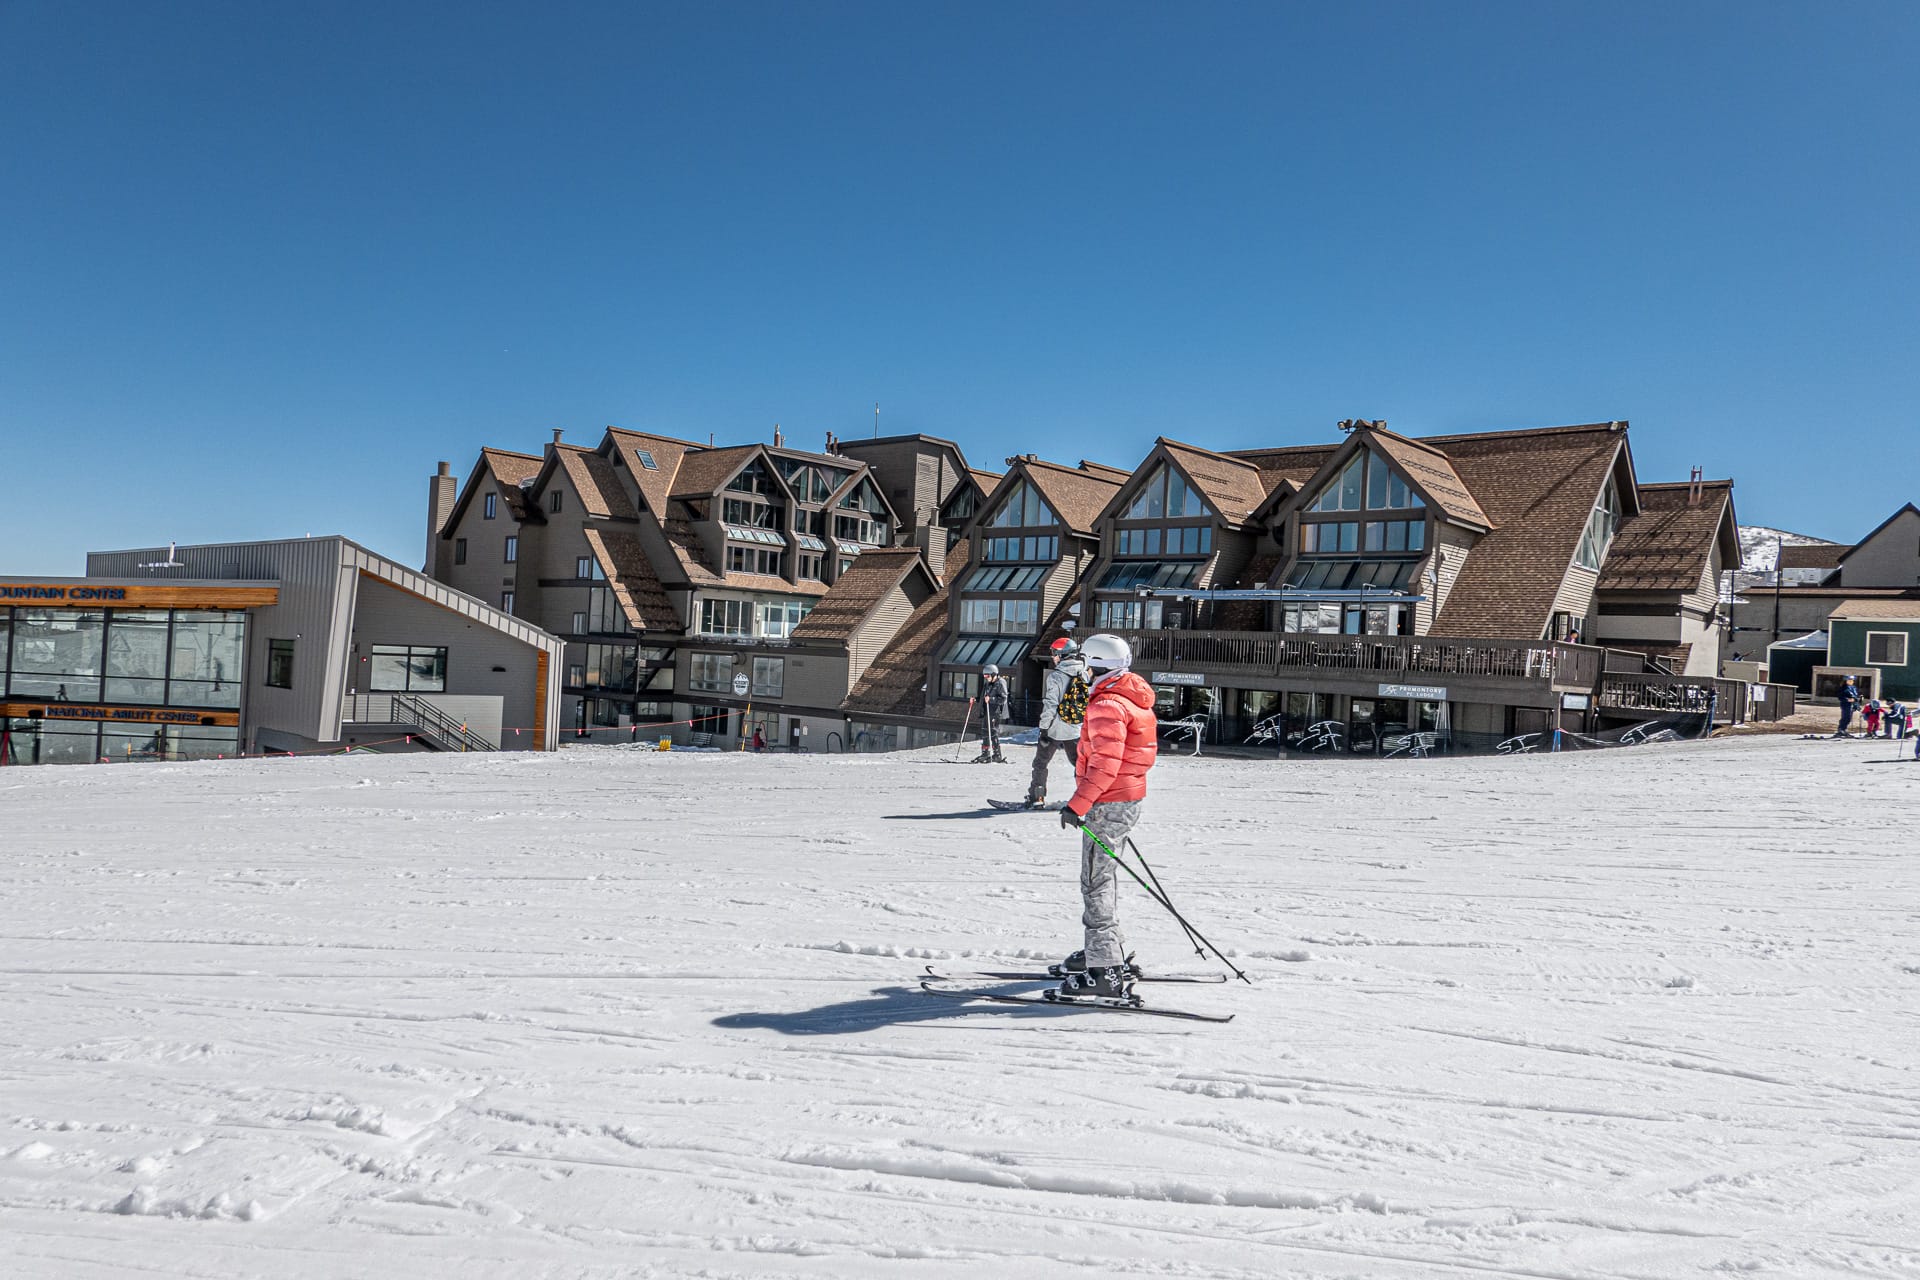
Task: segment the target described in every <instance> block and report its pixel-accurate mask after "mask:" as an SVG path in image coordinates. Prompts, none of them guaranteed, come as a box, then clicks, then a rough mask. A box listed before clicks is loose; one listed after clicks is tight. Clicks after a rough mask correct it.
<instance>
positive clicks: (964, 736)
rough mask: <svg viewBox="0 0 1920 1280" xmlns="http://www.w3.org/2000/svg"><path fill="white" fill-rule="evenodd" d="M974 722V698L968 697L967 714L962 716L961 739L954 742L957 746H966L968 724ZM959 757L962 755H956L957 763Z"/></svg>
mask: <svg viewBox="0 0 1920 1280" xmlns="http://www.w3.org/2000/svg"><path fill="white" fill-rule="evenodd" d="M972 723H973V699H972V698H968V699H967V714H966V715H965V716H963V717H962V718H961V720H960V741H958V742H956V743H954V744H953V745H954V746H956V747H959V746H965V745H966V741H967V726H968V725H970V724H972ZM959 759H960V757H959V756H955V757H954V761H955V762H956V763H957V762H958V761H959Z"/></svg>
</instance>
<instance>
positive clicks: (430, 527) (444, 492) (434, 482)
mask: <svg viewBox="0 0 1920 1280" xmlns="http://www.w3.org/2000/svg"><path fill="white" fill-rule="evenodd" d="M459 492H460V482H459V481H458V480H455V479H454V478H453V464H452V463H451V462H443V463H441V464H440V470H439V472H438V474H436V475H434V476H433V477H432V478H431V479H430V480H428V481H427V559H426V563H425V564H423V565H421V566H420V571H421V572H422V573H424V574H426V575H427V576H428V577H429V578H440V579H441V581H445V579H444V578H441V575H442V574H443V573H444V572H445V571H446V568H447V566H446V563H445V561H446V560H447V559H448V558H449V557H448V552H447V546H448V544H447V543H446V542H444V541H442V539H441V537H440V531H441V530H442V529H444V528H446V527H447V518H448V517H449V516H451V515H452V514H453V500H454V498H455V497H457V496H458V495H459Z"/></svg>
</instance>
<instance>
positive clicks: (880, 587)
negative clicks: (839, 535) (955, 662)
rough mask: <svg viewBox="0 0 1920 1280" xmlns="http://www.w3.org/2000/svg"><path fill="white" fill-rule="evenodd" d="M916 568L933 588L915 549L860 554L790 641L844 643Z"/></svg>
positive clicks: (815, 606)
mask: <svg viewBox="0 0 1920 1280" xmlns="http://www.w3.org/2000/svg"><path fill="white" fill-rule="evenodd" d="M916 565H917V566H919V567H920V572H921V574H922V575H923V576H925V577H926V580H927V584H928V586H929V587H933V586H934V585H935V583H934V581H933V575H931V574H929V573H927V571H926V566H925V564H924V562H923V561H922V560H921V559H920V552H919V550H918V549H917V548H915V547H881V548H876V549H874V550H872V551H863V552H861V553H860V555H859V556H858V557H857V558H856V559H855V560H854V562H853V566H852V567H851V568H849V569H848V570H847V571H846V572H845V573H843V574H841V575H840V577H839V580H838V581H836V582H835V583H834V584H833V586H832V588H831V589H830V590H829V591H828V592H827V594H825V595H824V596H821V597H820V602H819V603H818V604H816V605H814V606H813V612H811V613H809V614H808V615H807V616H806V617H805V618H803V619H801V621H800V625H799V626H797V627H795V628H794V629H793V638H794V639H795V640H812V641H824V642H827V643H835V644H837V643H843V642H845V641H846V640H847V639H848V638H849V637H851V636H852V635H853V633H854V632H855V631H856V630H858V629H859V627H860V624H861V623H863V622H865V621H866V620H867V615H868V614H870V613H872V612H873V610H874V607H875V606H876V605H878V604H879V603H880V602H881V601H882V600H884V599H885V598H886V597H887V594H888V593H889V592H891V591H892V590H893V589H894V588H895V587H897V586H899V585H900V584H901V583H902V582H903V581H905V580H906V578H907V576H908V575H909V574H911V573H912V572H913V571H914V567H915V566H916Z"/></svg>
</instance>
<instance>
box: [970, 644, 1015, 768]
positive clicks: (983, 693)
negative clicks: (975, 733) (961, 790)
mask: <svg viewBox="0 0 1920 1280" xmlns="http://www.w3.org/2000/svg"><path fill="white" fill-rule="evenodd" d="M1006 718H1007V682H1006V680H1005V679H1004V678H1002V676H1001V675H1000V668H999V667H997V666H995V665H994V664H993V663H991V662H989V663H988V664H987V665H986V666H984V667H982V668H980V754H979V755H977V756H975V757H974V758H973V762H974V763H975V764H1005V763H1006V762H1007V758H1006V757H1005V756H1003V755H1001V754H1000V722H1001V721H1003V720H1005V719H1006Z"/></svg>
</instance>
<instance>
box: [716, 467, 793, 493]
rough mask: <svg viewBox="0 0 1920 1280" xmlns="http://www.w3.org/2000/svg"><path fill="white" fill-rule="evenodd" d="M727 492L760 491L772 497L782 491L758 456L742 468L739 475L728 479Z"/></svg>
mask: <svg viewBox="0 0 1920 1280" xmlns="http://www.w3.org/2000/svg"><path fill="white" fill-rule="evenodd" d="M727 492H728V493H758V494H765V495H766V496H768V497H772V496H773V495H775V494H777V493H779V492H780V488H779V486H778V485H777V484H776V483H775V482H774V479H773V477H772V476H770V475H768V474H767V469H766V468H765V467H763V466H761V465H760V461H759V459H757V458H756V459H754V460H753V461H752V462H749V463H748V464H747V465H746V466H744V467H742V468H740V474H739V475H737V476H735V477H734V478H733V479H731V480H729V481H727Z"/></svg>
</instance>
